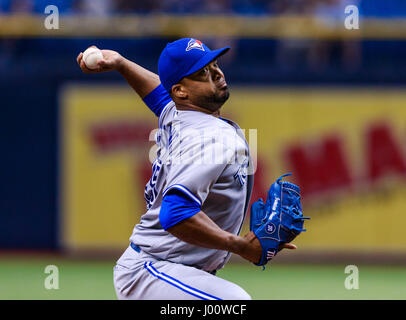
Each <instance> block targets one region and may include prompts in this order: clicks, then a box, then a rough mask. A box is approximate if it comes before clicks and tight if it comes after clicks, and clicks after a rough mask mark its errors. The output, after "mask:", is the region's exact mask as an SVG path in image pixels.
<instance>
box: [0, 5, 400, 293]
mask: <svg viewBox="0 0 406 320" xmlns="http://www.w3.org/2000/svg"><path fill="white" fill-rule="evenodd" d="M51 4H52V5H56V6H57V7H58V9H59V14H60V28H59V29H58V30H47V29H46V28H45V27H44V20H45V18H46V15H45V14H44V9H45V7H46V6H47V5H51ZM349 4H352V5H356V6H357V7H358V8H359V13H360V29H359V30H347V29H345V28H344V19H345V17H346V15H345V13H344V8H345V7H346V6H347V5H349ZM186 36H187V37H195V38H198V39H200V40H202V41H204V42H206V43H207V44H208V45H209V46H210V47H220V46H224V45H229V46H231V47H232V50H231V51H230V52H229V53H228V54H227V55H226V56H224V57H223V58H221V60H220V65H221V67H222V69H223V71H224V72H225V75H226V78H227V80H228V83H229V84H230V88H231V98H230V100H229V102H227V104H226V105H225V106H224V109H223V110H224V115H225V116H226V117H230V118H232V119H234V120H235V121H237V122H238V123H239V124H240V125H241V127H242V128H244V129H247V130H248V129H257V130H258V158H257V160H258V162H257V163H258V168H257V171H256V176H255V179H256V180H255V181H256V182H255V189H254V194H253V199H256V198H257V197H259V196H262V197H264V195H265V191H266V190H267V188H268V187H269V185H270V183H271V182H272V181H274V180H275V179H276V178H277V177H278V176H279V175H281V174H282V173H285V172H294V176H293V178H292V179H293V180H292V181H293V182H296V183H297V184H299V185H300V186H301V187H302V189H303V192H304V209H305V212H306V215H307V216H310V217H312V220H310V221H309V223H308V224H307V227H308V232H306V233H304V234H303V235H302V236H301V237H300V238H298V239H297V241H296V244H297V245H298V247H299V250H297V252H287V253H286V252H282V253H281V254H280V256H278V258H277V259H276V260H275V261H274V262H273V263H272V265H271V266H270V267H268V268H267V269H266V270H265V271H264V272H261V268H257V267H255V266H253V265H252V264H249V263H247V262H243V261H242V260H241V259H238V257H233V258H232V261H231V262H230V263H229V264H228V265H227V266H226V267H225V268H224V269H223V270H221V271H220V272H219V276H221V277H224V278H226V279H230V280H232V281H234V282H236V283H238V284H240V285H241V286H243V287H244V288H245V289H246V290H247V291H248V292H249V293H250V294H251V296H252V297H253V298H254V299H405V298H406V269H405V265H406V236H405V231H404V226H405V225H406V215H405V212H406V202H405V199H404V194H405V191H406V149H405V133H406V92H405V90H404V88H405V84H406V72H405V71H406V64H405V59H404V57H405V54H406V2H404V1H402V0H386V1H378V0H348V1H347V0H324V1H323V0H268V1H266V0H189V1H179V0H137V1H124V0H93V1H90V0H77V1H71V0H68V1H60V0H55V1H48V0H36V1H34V0H0V93H1V100H0V104H1V112H2V113H1V119H2V121H1V123H2V125H1V126H0V130H1V135H0V145H1V157H0V168H1V170H0V172H1V184H0V186H1V189H0V194H1V196H0V299H115V294H114V289H113V283H112V268H113V266H114V263H115V261H116V259H117V258H118V257H119V255H120V254H121V252H122V251H123V250H124V248H126V247H127V245H128V238H129V236H130V234H131V231H132V228H133V226H134V224H136V223H137V222H138V221H139V218H140V215H141V214H142V213H144V210H145V205H144V200H143V189H144V184H145V182H146V181H147V179H148V178H149V175H150V173H151V168H150V163H149V161H148V153H149V150H150V148H151V147H152V145H153V144H152V142H151V141H149V140H150V139H149V134H150V131H151V130H152V129H154V128H155V127H156V126H157V125H156V119H155V118H154V116H152V115H151V114H150V113H149V112H148V110H146V109H145V108H144V107H143V105H142V102H141V101H140V99H139V98H138V97H137V96H136V94H135V93H134V92H133V91H132V90H131V89H130V88H129V87H128V86H127V84H126V83H125V82H124V80H122V79H121V78H120V76H119V75H118V74H117V73H105V74H101V75H83V74H82V73H81V71H80V69H79V68H78V67H77V65H76V60H75V59H76V56H77V54H78V53H79V52H80V51H84V50H85V49H86V48H87V47H88V46H90V45H96V46H98V47H99V48H106V49H113V50H116V51H119V52H120V53H121V54H122V55H124V56H126V57H127V58H129V59H131V60H133V61H135V62H137V63H138V64H140V65H142V66H144V67H146V68H148V69H150V70H152V71H155V72H157V60H158V57H159V54H160V52H161V50H162V49H163V47H164V46H165V44H166V43H167V42H170V41H173V40H175V39H177V38H180V37H186ZM247 221H248V219H247ZM246 231H247V226H245V227H244V230H243V233H244V232H246ZM47 265H56V266H58V268H59V277H60V280H59V287H60V288H59V290H46V289H45V288H44V280H45V278H46V277H47V274H46V273H44V269H45V267H46V266H47ZM347 265H356V266H358V268H359V276H360V282H359V284H360V288H359V290H346V289H345V287H344V281H345V278H346V276H348V275H347V274H345V273H344V268H345V267H346V266H347Z"/></svg>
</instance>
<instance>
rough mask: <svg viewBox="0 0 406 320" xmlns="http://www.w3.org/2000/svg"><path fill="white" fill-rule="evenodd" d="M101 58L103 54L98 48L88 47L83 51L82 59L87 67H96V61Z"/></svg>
mask: <svg viewBox="0 0 406 320" xmlns="http://www.w3.org/2000/svg"><path fill="white" fill-rule="evenodd" d="M100 60H103V54H102V52H101V50H100V49H97V48H88V49H86V51H85V52H83V61H84V62H85V65H86V67H88V68H89V69H97V63H98V62H99V61H100Z"/></svg>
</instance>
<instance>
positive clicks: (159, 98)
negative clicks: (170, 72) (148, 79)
mask: <svg viewBox="0 0 406 320" xmlns="http://www.w3.org/2000/svg"><path fill="white" fill-rule="evenodd" d="M142 100H143V101H144V103H145V104H146V105H147V107H148V108H150V109H151V111H152V112H153V113H155V115H156V116H157V117H159V116H160V115H161V112H162V110H163V109H164V107H165V106H166V105H167V104H168V103H169V102H171V101H172V98H171V96H170V95H169V93H168V91H166V89H165V88H164V87H163V86H162V84H160V85H159V86H157V87H156V88H155V89H154V90H152V91H151V92H150V93H148V94H147V95H146V96H145V97H144V99H142Z"/></svg>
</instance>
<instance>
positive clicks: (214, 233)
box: [168, 211, 262, 262]
mask: <svg viewBox="0 0 406 320" xmlns="http://www.w3.org/2000/svg"><path fill="white" fill-rule="evenodd" d="M168 231H169V232H170V233H172V234H173V235H174V236H175V237H177V238H179V239H180V240H182V241H185V242H187V243H190V244H193V245H196V246H199V247H204V248H210V249H218V250H224V251H229V252H232V253H235V254H238V255H240V256H241V257H243V258H245V259H247V260H249V261H252V262H258V261H259V257H260V255H261V252H262V249H261V245H260V243H259V241H258V239H256V237H255V235H253V234H252V235H253V236H248V235H249V234H248V235H247V236H245V237H244V238H243V237H240V236H238V235H235V234H232V233H230V232H227V231H225V230H222V229H221V228H220V227H219V226H218V225H217V224H215V223H214V221H213V220H211V219H210V218H209V217H208V216H207V215H206V214H205V213H204V212H202V211H200V212H198V213H197V214H195V215H194V216H192V217H190V218H188V219H185V220H183V221H181V222H179V223H178V224H175V225H174V226H172V227H170V228H169V229H168Z"/></svg>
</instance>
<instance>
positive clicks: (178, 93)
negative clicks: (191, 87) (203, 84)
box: [172, 83, 188, 99]
mask: <svg viewBox="0 0 406 320" xmlns="http://www.w3.org/2000/svg"><path fill="white" fill-rule="evenodd" d="M172 95H173V96H174V97H176V98H178V99H187V97H188V94H187V92H186V90H185V87H184V86H183V85H181V84H180V83H177V84H175V85H173V86H172Z"/></svg>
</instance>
